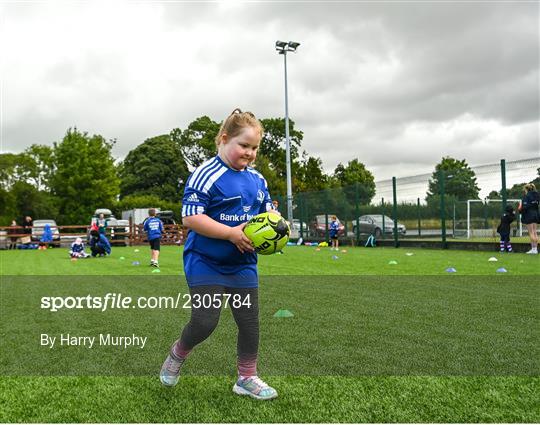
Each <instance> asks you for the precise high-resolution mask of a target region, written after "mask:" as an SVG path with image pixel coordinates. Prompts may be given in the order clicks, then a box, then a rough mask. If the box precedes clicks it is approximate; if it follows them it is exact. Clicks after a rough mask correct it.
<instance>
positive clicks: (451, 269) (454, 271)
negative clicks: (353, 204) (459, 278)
mask: <svg viewBox="0 0 540 425" xmlns="http://www.w3.org/2000/svg"><path fill="white" fill-rule="evenodd" d="M446 272H447V273H456V272H457V270H456V269H455V268H453V267H448V268H447V269H446Z"/></svg>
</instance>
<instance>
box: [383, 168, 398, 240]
mask: <svg viewBox="0 0 540 425" xmlns="http://www.w3.org/2000/svg"><path fill="white" fill-rule="evenodd" d="M392 194H393V198H394V199H393V206H392V220H394V247H396V248H399V240H398V233H397V190H396V178H395V177H392ZM383 232H384V228H383Z"/></svg>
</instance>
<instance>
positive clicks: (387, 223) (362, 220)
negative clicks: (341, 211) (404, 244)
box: [353, 214, 407, 238]
mask: <svg viewBox="0 0 540 425" xmlns="http://www.w3.org/2000/svg"><path fill="white" fill-rule="evenodd" d="M358 225H359V230H360V232H359V233H360V234H361V235H374V236H375V238H380V237H381V236H382V234H383V230H382V229H383V215H381V214H370V215H363V216H361V217H359V218H358ZM397 231H398V234H400V235H404V234H405V233H407V229H406V228H405V225H403V224H400V223H399V222H398V225H397ZM353 232H354V233H355V234H356V220H353ZM393 233H394V220H392V219H391V218H390V217H388V216H386V215H385V216H384V234H385V235H387V234H390V235H391V234H393Z"/></svg>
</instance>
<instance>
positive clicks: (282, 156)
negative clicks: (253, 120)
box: [258, 118, 304, 190]
mask: <svg viewBox="0 0 540 425" xmlns="http://www.w3.org/2000/svg"><path fill="white" fill-rule="evenodd" d="M261 124H262V125H263V127H264V134H263V138H262V140H261V145H260V147H259V153H258V155H263V156H264V157H266V158H267V159H268V162H269V164H270V167H271V168H273V169H274V170H275V172H276V175H277V177H278V178H280V179H283V180H285V181H286V178H287V165H286V153H285V152H286V150H285V119H284V118H266V119H262V120H261ZM303 137H304V134H303V133H302V132H301V131H298V130H296V129H295V128H294V121H293V120H289V141H290V148H291V149H290V150H291V169H292V168H293V164H294V163H295V162H296V161H297V158H298V149H299V148H300V145H301V143H302V139H303ZM293 190H296V188H295V187H293Z"/></svg>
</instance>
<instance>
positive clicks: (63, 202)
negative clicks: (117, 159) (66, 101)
mask: <svg viewBox="0 0 540 425" xmlns="http://www.w3.org/2000/svg"><path fill="white" fill-rule="evenodd" d="M114 143H115V142H114V141H106V140H105V139H104V138H103V137H102V136H99V135H94V136H89V135H88V133H81V132H79V131H78V130H77V128H74V129H71V128H70V129H68V131H67V132H66V135H65V136H64V138H63V139H62V141H61V142H60V143H57V142H55V143H54V158H55V162H56V172H55V173H54V175H53V176H52V178H51V190H52V193H53V194H54V195H55V196H57V197H58V199H59V212H60V217H59V221H60V223H61V224H81V223H86V222H87V221H88V220H89V218H90V216H91V215H92V213H93V211H94V210H95V209H96V208H106V207H110V206H111V205H112V204H113V202H114V201H115V199H116V197H117V195H118V192H119V184H120V181H119V179H118V176H117V172H116V167H115V165H114V158H113V157H112V155H111V150H112V147H113V145H114Z"/></svg>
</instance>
